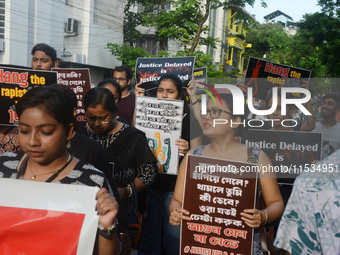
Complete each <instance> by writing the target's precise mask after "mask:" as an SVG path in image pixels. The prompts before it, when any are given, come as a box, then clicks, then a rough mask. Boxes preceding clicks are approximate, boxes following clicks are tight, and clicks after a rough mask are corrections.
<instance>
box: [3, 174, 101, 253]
mask: <svg viewBox="0 0 340 255" xmlns="http://www.w3.org/2000/svg"><path fill="white" fill-rule="evenodd" d="M97 191H98V188H96V187H88V186H82V185H67V184H58V183H40V182H31V181H25V180H14V179H1V178H0V193H1V194H2V195H1V198H0V254H25V255H33V254H34V255H36V254H49V255H52V254H68V255H71V254H74V255H76V254H77V255H87V254H88V255H90V254H92V252H93V246H94V241H95V237H96V232H97V226H98V219H99V216H97V212H96V211H95V206H96V200H95V196H96V193H97Z"/></svg>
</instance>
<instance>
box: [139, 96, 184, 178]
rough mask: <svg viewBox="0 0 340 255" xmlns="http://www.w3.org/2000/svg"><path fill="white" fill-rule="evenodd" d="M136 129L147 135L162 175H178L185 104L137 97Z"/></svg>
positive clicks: (179, 101) (176, 101)
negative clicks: (179, 144)
mask: <svg viewBox="0 0 340 255" xmlns="http://www.w3.org/2000/svg"><path fill="white" fill-rule="evenodd" d="M135 115H136V117H135V118H136V119H135V127H136V128H138V129H140V130H142V131H144V132H145V135H146V138H147V139H148V144H149V147H150V149H151V151H152V152H153V154H154V155H155V157H156V159H157V160H158V163H157V166H158V172H160V173H167V174H177V169H178V158H179V154H178V148H177V146H176V145H175V142H176V139H178V138H180V137H181V132H182V116H183V101H182V100H166V99H158V98H153V97H136V114H135Z"/></svg>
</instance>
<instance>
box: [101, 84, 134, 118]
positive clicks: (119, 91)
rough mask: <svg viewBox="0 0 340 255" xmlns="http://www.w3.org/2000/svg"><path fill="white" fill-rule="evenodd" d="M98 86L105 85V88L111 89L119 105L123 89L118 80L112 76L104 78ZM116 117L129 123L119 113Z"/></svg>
mask: <svg viewBox="0 0 340 255" xmlns="http://www.w3.org/2000/svg"><path fill="white" fill-rule="evenodd" d="M97 87H103V88H107V89H108V90H110V91H111V93H112V94H113V96H114V98H115V103H116V105H119V102H120V101H121V99H122V89H121V87H120V85H119V84H118V82H116V81H115V80H114V79H112V78H107V79H105V80H102V81H101V82H99V83H98V85H97ZM118 110H119V109H118ZM115 118H116V120H118V121H119V122H123V123H126V124H129V123H128V122H127V121H126V120H125V119H123V118H121V117H119V116H118V113H117V115H116V117H115Z"/></svg>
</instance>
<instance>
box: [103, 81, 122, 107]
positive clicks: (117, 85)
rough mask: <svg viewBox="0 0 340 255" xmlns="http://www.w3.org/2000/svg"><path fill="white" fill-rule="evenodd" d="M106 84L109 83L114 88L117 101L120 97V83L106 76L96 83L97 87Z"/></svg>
mask: <svg viewBox="0 0 340 255" xmlns="http://www.w3.org/2000/svg"><path fill="white" fill-rule="evenodd" d="M106 84H110V85H112V86H113V87H115V88H116V90H117V92H118V95H119V98H118V102H119V101H120V100H121V99H122V88H121V87H120V85H119V84H118V82H116V81H115V80H114V79H112V78H107V79H105V80H102V81H101V82H99V83H98V85H97V87H98V88H102V87H104V86H105V85H106Z"/></svg>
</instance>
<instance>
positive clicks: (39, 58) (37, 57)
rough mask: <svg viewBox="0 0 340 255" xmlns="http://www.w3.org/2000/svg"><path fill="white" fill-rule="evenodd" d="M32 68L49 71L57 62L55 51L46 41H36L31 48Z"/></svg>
mask: <svg viewBox="0 0 340 255" xmlns="http://www.w3.org/2000/svg"><path fill="white" fill-rule="evenodd" d="M31 53H32V69H34V70H43V71H51V68H52V67H54V66H55V65H56V64H57V52H56V50H55V49H54V48H52V47H51V46H49V45H48V44H46V43H38V44H36V45H35V46H34V47H33V48H32V52H31Z"/></svg>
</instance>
